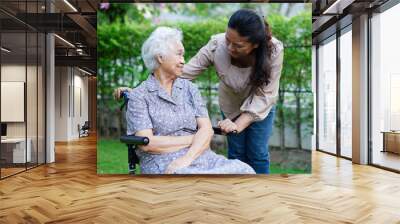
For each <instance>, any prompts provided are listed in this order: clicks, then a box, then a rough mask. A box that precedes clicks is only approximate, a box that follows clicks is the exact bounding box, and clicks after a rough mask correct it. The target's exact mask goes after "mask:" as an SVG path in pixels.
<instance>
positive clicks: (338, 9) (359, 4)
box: [312, 0, 388, 44]
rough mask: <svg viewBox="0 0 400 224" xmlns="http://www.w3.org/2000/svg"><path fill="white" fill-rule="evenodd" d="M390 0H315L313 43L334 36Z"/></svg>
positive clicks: (313, 8)
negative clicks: (338, 30)
mask: <svg viewBox="0 0 400 224" xmlns="http://www.w3.org/2000/svg"><path fill="white" fill-rule="evenodd" d="M386 2H388V0H313V7H312V10H313V11H312V15H313V18H312V22H313V24H312V26H313V28H312V35H313V43H314V44H316V43H319V42H320V41H321V40H323V39H326V38H327V37H329V36H331V35H332V34H334V33H335V32H336V31H337V29H342V28H344V27H346V26H347V25H349V24H351V22H352V19H353V18H354V17H357V16H359V15H361V14H363V13H368V12H369V11H370V12H373V11H374V10H376V9H377V8H379V7H380V6H382V5H383V4H385V3H386Z"/></svg>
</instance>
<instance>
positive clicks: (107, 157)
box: [97, 139, 310, 174]
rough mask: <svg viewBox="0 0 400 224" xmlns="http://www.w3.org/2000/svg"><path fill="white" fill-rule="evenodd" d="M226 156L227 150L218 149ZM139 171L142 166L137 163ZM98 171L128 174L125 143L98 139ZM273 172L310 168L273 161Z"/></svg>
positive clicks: (293, 172)
mask: <svg viewBox="0 0 400 224" xmlns="http://www.w3.org/2000/svg"><path fill="white" fill-rule="evenodd" d="M218 153H221V154H223V155H225V156H226V150H218ZM136 170H137V173H140V168H139V166H138V165H137V169H136ZM97 173H98V174H127V173H128V150H127V146H126V145H125V144H122V143H120V141H118V140H108V139H99V140H98V141H97ZM270 173H271V174H281V173H284V174H305V173H310V171H309V170H302V169H291V168H281V166H280V164H274V163H271V165H270Z"/></svg>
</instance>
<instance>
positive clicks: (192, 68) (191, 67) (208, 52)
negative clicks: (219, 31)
mask: <svg viewBox="0 0 400 224" xmlns="http://www.w3.org/2000/svg"><path fill="white" fill-rule="evenodd" d="M216 48H217V40H216V39H215V36H212V37H211V39H210V41H209V42H208V43H207V44H206V45H205V46H203V47H202V48H201V49H200V50H199V51H198V52H197V54H196V55H195V56H194V57H192V58H191V59H190V60H189V62H188V63H186V64H185V65H184V66H183V73H182V75H181V77H182V78H184V79H189V80H192V79H195V78H197V76H198V75H200V74H201V73H202V72H203V71H204V70H206V69H207V68H208V67H209V66H210V65H211V64H213V61H214V52H215V49H216Z"/></svg>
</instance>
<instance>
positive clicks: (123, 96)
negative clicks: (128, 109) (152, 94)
mask: <svg viewBox="0 0 400 224" xmlns="http://www.w3.org/2000/svg"><path fill="white" fill-rule="evenodd" d="M119 98H120V99H124V103H123V104H122V105H121V107H120V108H119V109H120V111H122V110H123V109H124V107H125V106H126V104H128V101H129V98H128V90H124V91H121V92H120V93H119Z"/></svg>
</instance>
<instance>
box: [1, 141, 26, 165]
mask: <svg viewBox="0 0 400 224" xmlns="http://www.w3.org/2000/svg"><path fill="white" fill-rule="evenodd" d="M26 143H27V144H28V145H27V148H26V153H25V138H7V139H2V140H1V144H4V145H5V144H7V145H8V147H13V150H12V157H13V160H12V161H13V163H25V162H31V161H32V153H31V152H32V150H31V148H32V140H31V139H30V138H28V139H27V140H26ZM25 159H27V161H25Z"/></svg>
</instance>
